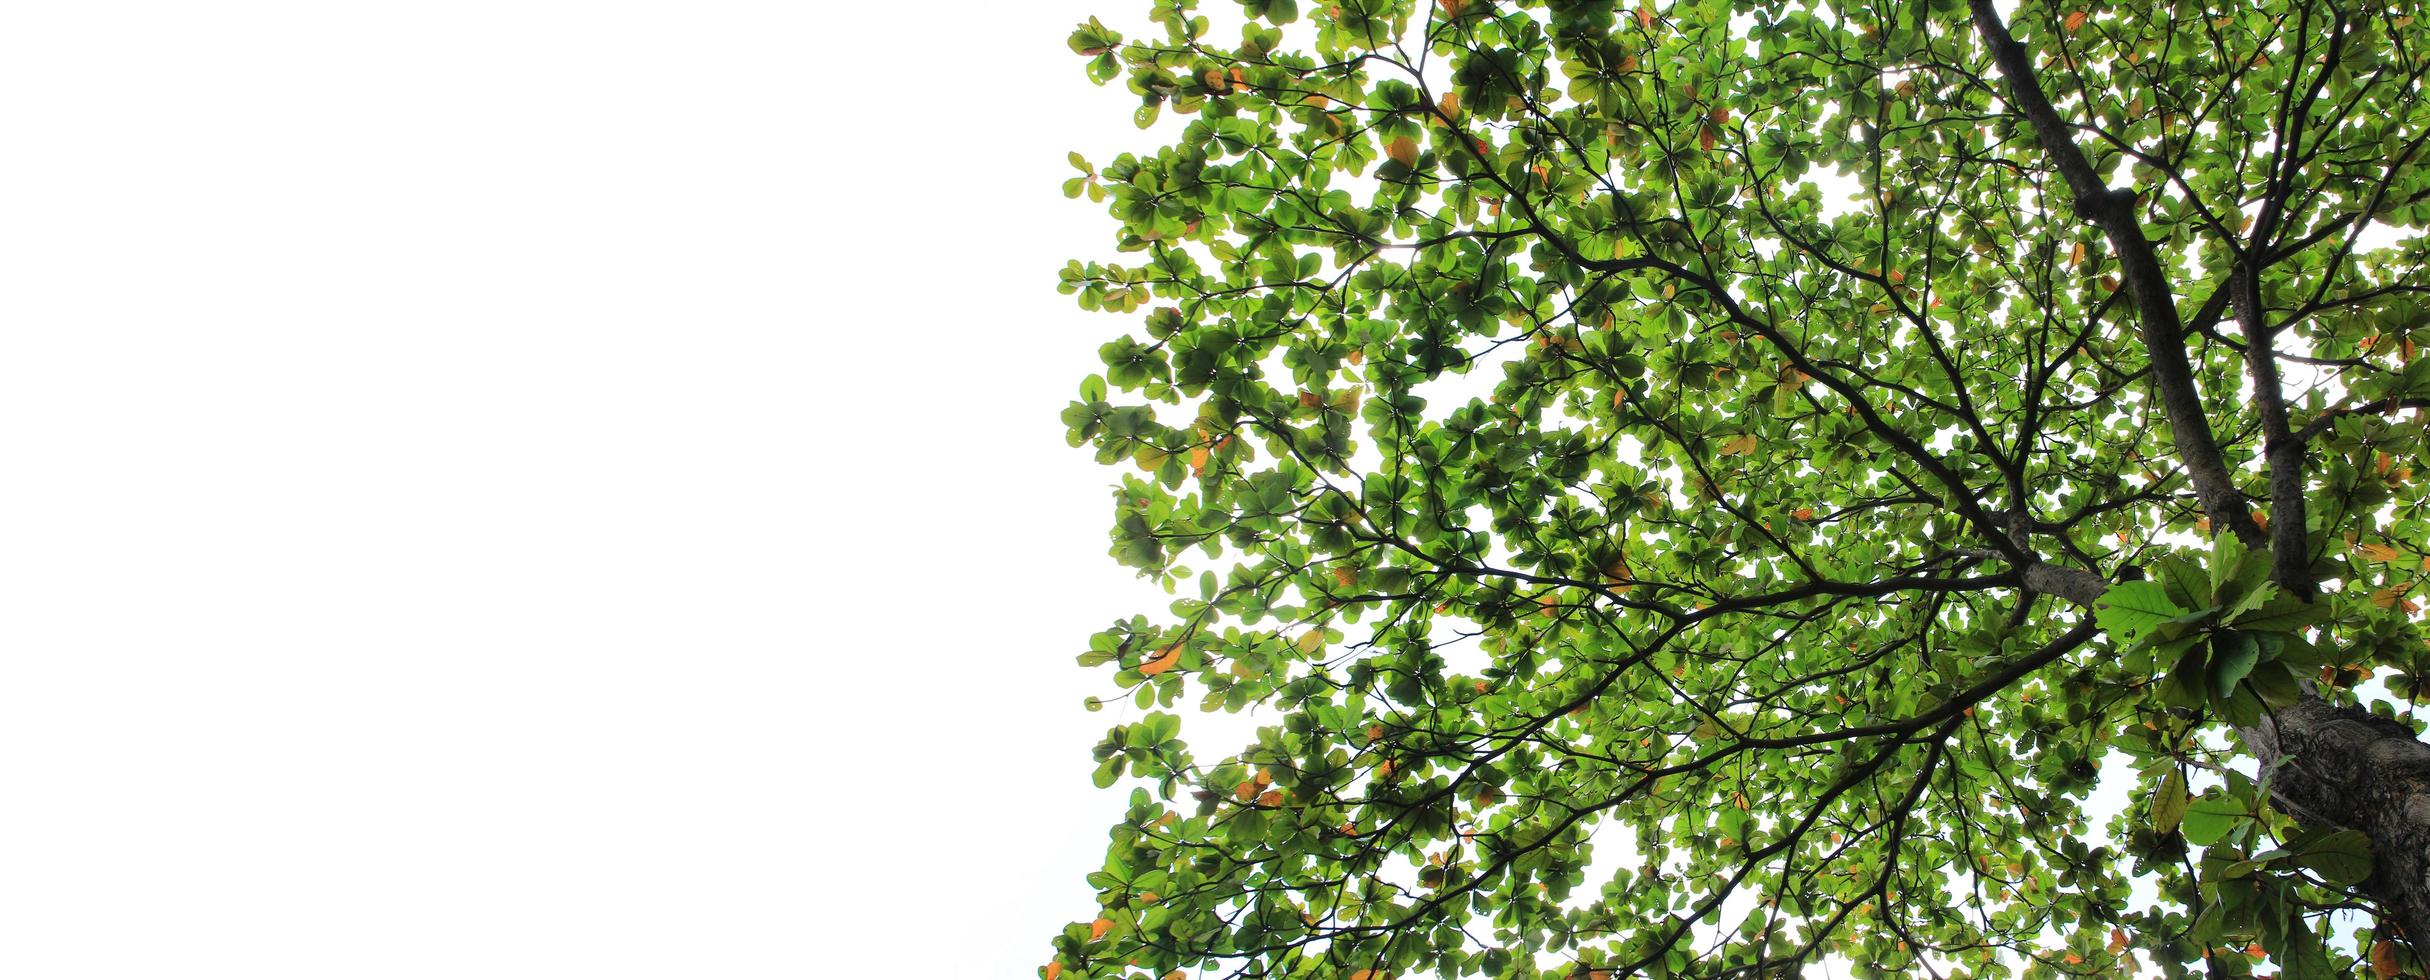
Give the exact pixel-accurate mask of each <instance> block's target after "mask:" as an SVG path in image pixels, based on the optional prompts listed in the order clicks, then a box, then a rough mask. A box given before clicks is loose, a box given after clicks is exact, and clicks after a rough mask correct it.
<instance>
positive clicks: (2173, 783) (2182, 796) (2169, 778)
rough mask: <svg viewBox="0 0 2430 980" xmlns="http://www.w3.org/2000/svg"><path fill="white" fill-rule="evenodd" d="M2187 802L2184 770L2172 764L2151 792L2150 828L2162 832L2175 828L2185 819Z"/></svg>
mask: <svg viewBox="0 0 2430 980" xmlns="http://www.w3.org/2000/svg"><path fill="white" fill-rule="evenodd" d="M2189 802H2190V800H2189V798H2188V797H2187V796H2186V793H2185V772H2184V770H2181V769H2178V768H2177V767H2176V766H2173V765H2172V766H2170V767H2168V774H2167V775H2165V776H2162V777H2160V787H2159V789H2158V790H2156V791H2154V792H2153V794H2152V829H2153V830H2155V831H2158V832H2160V833H2163V834H2165V833H2168V832H2169V831H2172V830H2175V829H2177V825H2178V824H2179V823H2180V822H2182V821H2183V820H2184V819H2185V808H2186V804H2187V803H2189Z"/></svg>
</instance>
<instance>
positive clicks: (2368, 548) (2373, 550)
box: [2354, 542, 2405, 561]
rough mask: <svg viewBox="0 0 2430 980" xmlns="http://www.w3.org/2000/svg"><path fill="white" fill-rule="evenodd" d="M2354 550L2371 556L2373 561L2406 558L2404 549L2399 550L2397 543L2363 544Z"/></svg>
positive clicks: (2366, 556) (2368, 556)
mask: <svg viewBox="0 0 2430 980" xmlns="http://www.w3.org/2000/svg"><path fill="white" fill-rule="evenodd" d="M2354 550H2356V551H2359V552H2362V555H2363V557H2365V558H2369V559H2371V560H2372V561H2403V560H2405V553H2404V552H2403V551H2402V550H2399V549H2398V548H2397V547H2396V546H2395V545H2389V544H2379V543H2376V542H2374V543H2372V544H2366V545H2362V546H2360V547H2357V548H2355V549H2354Z"/></svg>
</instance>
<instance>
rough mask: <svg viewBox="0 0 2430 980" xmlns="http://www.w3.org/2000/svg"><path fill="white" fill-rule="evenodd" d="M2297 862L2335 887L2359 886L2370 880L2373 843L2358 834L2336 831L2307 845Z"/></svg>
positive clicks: (2300, 851) (2299, 854)
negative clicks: (2335, 885)
mask: <svg viewBox="0 0 2430 980" xmlns="http://www.w3.org/2000/svg"><path fill="white" fill-rule="evenodd" d="M2294 860H2295V863H2296V864H2298V865H2301V866H2303V867H2305V868H2309V869H2311V870H2312V871H2315V872H2318V873H2319V874H2320V876H2321V877H2322V878H2325V879H2327V880H2328V881H2330V882H2331V883H2333V884H2339V885H2359V884H2362V883H2363V881H2364V880H2366V879H2368V878H2370V877H2371V839H2370V838H2369V837H2366V836H2364V835H2363V833H2362V832H2361V831H2357V830H2341V831H2337V832H2336V833H2332V834H2329V835H2327V836H2324V837H2322V838H2320V839H2318V840H2315V841H2311V842H2309V843H2307V844H2305V845H2304V846H2303V847H2302V849H2301V850H2299V851H2297V852H2296V854H2295V859H2294Z"/></svg>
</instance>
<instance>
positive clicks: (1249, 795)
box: [1232, 783, 1257, 803]
mask: <svg viewBox="0 0 2430 980" xmlns="http://www.w3.org/2000/svg"><path fill="white" fill-rule="evenodd" d="M1232 795H1233V796H1237V797H1239V798H1240V801H1241V802H1242V803H1247V802H1249V801H1250V800H1253V799H1256V798H1257V784H1256V783H1242V784H1240V785H1238V786H1234V787H1232Z"/></svg>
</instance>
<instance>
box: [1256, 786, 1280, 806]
mask: <svg viewBox="0 0 2430 980" xmlns="http://www.w3.org/2000/svg"><path fill="white" fill-rule="evenodd" d="M1257 805H1258V806H1281V805H1282V790H1279V789H1270V790H1267V791H1265V792H1263V793H1259V794H1257Z"/></svg>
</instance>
